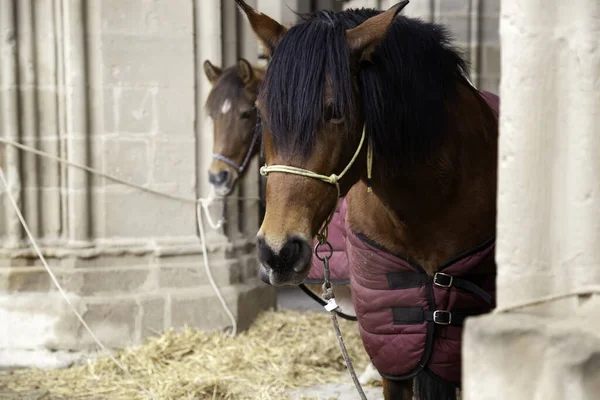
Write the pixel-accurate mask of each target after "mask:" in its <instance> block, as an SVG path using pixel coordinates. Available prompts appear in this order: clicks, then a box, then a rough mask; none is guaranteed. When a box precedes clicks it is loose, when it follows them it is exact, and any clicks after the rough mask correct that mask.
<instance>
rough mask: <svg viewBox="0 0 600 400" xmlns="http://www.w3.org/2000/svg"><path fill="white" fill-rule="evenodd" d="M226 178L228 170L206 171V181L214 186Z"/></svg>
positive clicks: (222, 182)
mask: <svg viewBox="0 0 600 400" xmlns="http://www.w3.org/2000/svg"><path fill="white" fill-rule="evenodd" d="M228 179H229V171H219V172H217V173H216V174H214V173H212V172H209V173H208V181H209V182H210V183H211V184H213V185H215V186H219V185H222V184H224V183H225V182H227V180H228Z"/></svg>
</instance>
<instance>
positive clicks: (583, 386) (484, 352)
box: [463, 301, 600, 400]
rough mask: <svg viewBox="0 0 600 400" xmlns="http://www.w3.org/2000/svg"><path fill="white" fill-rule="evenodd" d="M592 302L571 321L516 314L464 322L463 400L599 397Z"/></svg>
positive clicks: (599, 341)
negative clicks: (584, 311) (584, 312)
mask: <svg viewBox="0 0 600 400" xmlns="http://www.w3.org/2000/svg"><path fill="white" fill-rule="evenodd" d="M594 303H595V306H594V307H588V310H587V311H586V314H585V316H584V315H581V316H576V315H573V316H571V317H570V318H569V317H565V318H556V317H541V316H535V315H533V314H520V313H515V314H508V315H487V316H482V317H477V318H471V319H469V320H468V322H467V329H466V330H465V336H464V340H465V342H464V345H463V371H464V373H465V374H466V375H465V378H464V379H463V382H464V384H463V388H464V393H463V398H464V399H466V400H504V399H511V400H530V399H544V400H559V399H561V400H562V399H582V400H584V399H590V400H591V399H596V398H598V393H600V334H599V332H600V322H599V321H600V319H599V317H600V313H599V312H598V311H597V310H598V307H597V306H598V305H600V304H599V302H598V301H595V302H594ZM582 314H583V313H582Z"/></svg>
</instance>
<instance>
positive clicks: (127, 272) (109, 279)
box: [55, 268, 157, 296]
mask: <svg viewBox="0 0 600 400" xmlns="http://www.w3.org/2000/svg"><path fill="white" fill-rule="evenodd" d="M55 273H56V275H57V279H58V281H59V283H60V284H61V286H62V287H63V289H64V290H66V291H68V292H75V293H79V294H80V295H83V296H89V295H93V294H106V293H128V294H131V293H135V292H150V291H152V290H155V289H156V288H157V279H156V273H155V271H152V270H151V269H150V268H85V269H74V270H58V271H55Z"/></svg>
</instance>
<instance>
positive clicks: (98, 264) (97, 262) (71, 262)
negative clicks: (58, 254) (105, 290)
mask: <svg viewBox="0 0 600 400" xmlns="http://www.w3.org/2000/svg"><path fill="white" fill-rule="evenodd" d="M152 260H153V256H152V255H150V254H147V255H136V254H118V255H99V256H96V257H89V258H82V257H78V256H75V255H74V256H72V257H66V258H63V259H62V260H61V262H60V266H61V268H105V267H108V268H128V267H146V268H148V267H150V265H151V264H152V262H153V261H152Z"/></svg>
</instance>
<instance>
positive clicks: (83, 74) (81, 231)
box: [62, 0, 91, 247]
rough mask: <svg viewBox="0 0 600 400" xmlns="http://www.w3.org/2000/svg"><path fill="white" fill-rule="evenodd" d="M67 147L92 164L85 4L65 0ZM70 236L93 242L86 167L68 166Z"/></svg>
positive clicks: (74, 157) (73, 241)
mask: <svg viewBox="0 0 600 400" xmlns="http://www.w3.org/2000/svg"><path fill="white" fill-rule="evenodd" d="M62 10H63V13H64V14H63V35H64V46H65V47H64V68H65V69H64V71H65V75H64V79H65V107H66V116H67V121H66V132H65V133H66V150H67V158H68V160H69V161H72V162H75V163H78V164H81V165H89V156H88V154H89V147H88V146H89V133H90V132H89V117H88V79H87V74H88V71H87V67H88V65H87V50H88V49H87V47H86V42H85V41H86V25H85V21H84V15H85V14H84V12H85V11H84V10H85V4H84V1H83V0H63V1H62ZM67 187H68V192H69V195H68V211H67V212H68V217H67V221H68V239H69V243H70V245H72V246H75V247H81V246H83V247H87V246H89V245H90V242H89V239H90V201H91V199H90V197H89V196H90V193H89V177H88V174H87V173H86V172H84V171H81V170H78V169H75V168H69V169H68V170H67Z"/></svg>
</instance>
